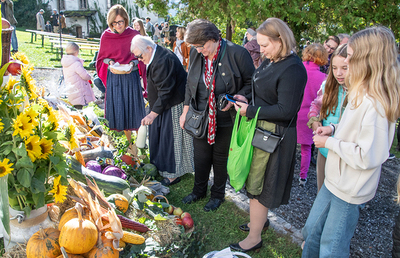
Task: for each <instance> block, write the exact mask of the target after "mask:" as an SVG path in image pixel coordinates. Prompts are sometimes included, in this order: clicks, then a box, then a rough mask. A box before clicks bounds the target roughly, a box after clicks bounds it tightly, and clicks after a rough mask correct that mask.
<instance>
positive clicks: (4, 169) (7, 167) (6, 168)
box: [0, 158, 14, 177]
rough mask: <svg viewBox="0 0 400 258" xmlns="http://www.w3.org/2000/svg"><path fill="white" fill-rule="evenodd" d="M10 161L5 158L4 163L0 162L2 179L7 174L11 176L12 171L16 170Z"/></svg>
mask: <svg viewBox="0 0 400 258" xmlns="http://www.w3.org/2000/svg"><path fill="white" fill-rule="evenodd" d="M9 162H10V160H9V159H7V158H5V159H3V161H1V162H0V177H3V176H5V175H7V174H10V173H11V171H13V170H14V168H12V167H11V166H12V165H14V163H9Z"/></svg>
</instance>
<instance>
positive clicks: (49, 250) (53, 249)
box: [26, 228, 61, 258]
mask: <svg viewBox="0 0 400 258" xmlns="http://www.w3.org/2000/svg"><path fill="white" fill-rule="evenodd" d="M59 236H60V231H59V230H58V229H56V228H46V229H42V228H41V229H40V230H39V231H38V232H36V233H35V234H33V235H32V236H31V238H29V241H28V244H27V246H26V256H27V258H56V257H58V256H59V255H60V254H61V250H60V244H59V243H58V237H59Z"/></svg>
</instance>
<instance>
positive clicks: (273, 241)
mask: <svg viewBox="0 0 400 258" xmlns="http://www.w3.org/2000/svg"><path fill="white" fill-rule="evenodd" d="M193 183H194V176H193V175H191V174H186V175H184V176H183V177H182V181H181V182H180V183H179V184H176V185H173V186H171V187H170V190H171V192H170V193H169V194H168V195H167V196H166V197H167V198H168V200H169V202H170V203H171V204H172V205H174V206H179V207H181V208H182V210H183V211H187V212H189V213H190V214H191V215H192V218H193V220H194V222H195V230H196V231H197V232H199V233H201V234H204V235H203V237H204V239H203V241H204V244H205V251H204V253H203V254H202V255H204V254H205V253H208V252H210V251H215V250H222V249H224V248H226V247H228V246H229V244H232V243H237V242H239V241H241V240H243V239H244V238H246V236H247V233H245V232H242V231H240V230H239V228H238V226H239V225H241V224H244V223H246V222H248V221H249V215H248V214H247V213H246V212H244V211H243V210H241V209H239V208H238V207H237V206H236V205H235V204H234V203H233V202H230V201H226V202H224V203H223V204H222V205H221V207H220V208H219V209H218V210H217V211H215V212H204V211H203V207H204V205H205V204H206V203H207V201H208V198H209V194H208V198H205V199H203V200H200V201H198V202H196V203H193V204H183V203H182V198H183V197H185V196H186V195H188V194H189V193H190V192H191V190H192V188H193ZM262 239H263V244H264V245H263V247H262V248H261V250H260V252H259V253H255V252H251V253H249V255H250V256H251V257H253V258H267V257H300V256H301V249H300V247H299V246H298V245H296V244H294V243H292V242H291V240H290V239H289V238H288V236H280V235H278V234H276V233H275V232H274V231H273V230H272V229H269V230H267V231H266V232H265V233H264V234H263V236H262Z"/></svg>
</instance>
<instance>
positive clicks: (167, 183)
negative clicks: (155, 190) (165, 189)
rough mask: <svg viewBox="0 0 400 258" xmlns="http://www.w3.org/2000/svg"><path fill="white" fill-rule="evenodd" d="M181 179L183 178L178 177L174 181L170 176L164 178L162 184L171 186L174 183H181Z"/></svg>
mask: <svg viewBox="0 0 400 258" xmlns="http://www.w3.org/2000/svg"><path fill="white" fill-rule="evenodd" d="M180 181H181V178H180V177H177V178H175V180H174V181H172V182H171V181H169V179H168V178H164V179H163V180H161V182H160V183H161V184H162V185H163V186H170V185H174V184H177V183H179V182H180Z"/></svg>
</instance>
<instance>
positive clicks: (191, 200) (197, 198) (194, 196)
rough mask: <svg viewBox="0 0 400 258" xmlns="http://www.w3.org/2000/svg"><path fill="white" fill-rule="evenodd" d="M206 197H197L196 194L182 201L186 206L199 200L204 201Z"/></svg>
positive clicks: (191, 194)
mask: <svg viewBox="0 0 400 258" xmlns="http://www.w3.org/2000/svg"><path fill="white" fill-rule="evenodd" d="M204 197H206V195H202V196H197V195H195V194H194V193H190V194H189V195H188V196H186V197H185V198H183V199H182V202H183V203H184V204H191V203H193V202H197V201H198V200H201V199H203V198H204Z"/></svg>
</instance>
